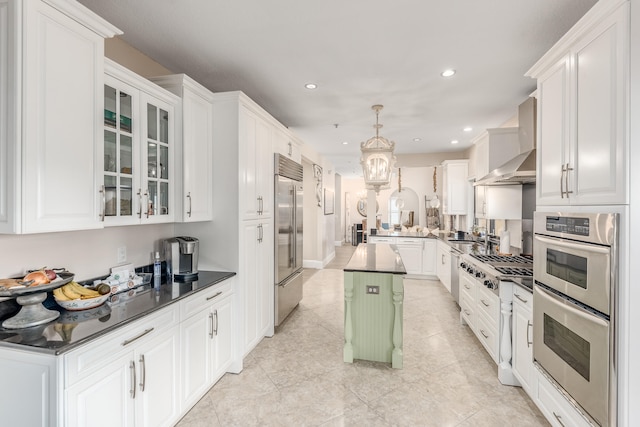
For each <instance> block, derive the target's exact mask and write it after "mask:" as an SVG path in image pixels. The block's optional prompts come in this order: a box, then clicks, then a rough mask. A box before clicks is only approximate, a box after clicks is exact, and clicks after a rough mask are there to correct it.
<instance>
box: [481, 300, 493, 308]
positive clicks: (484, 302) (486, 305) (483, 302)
mask: <svg viewBox="0 0 640 427" xmlns="http://www.w3.org/2000/svg"><path fill="white" fill-rule="evenodd" d="M480 302H481V303H482V305H484V306H485V307H489V306H490V305H491V304H487V302H486V301H485V300H483V299H481V300H480Z"/></svg>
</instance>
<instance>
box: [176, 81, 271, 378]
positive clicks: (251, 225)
mask: <svg viewBox="0 0 640 427" xmlns="http://www.w3.org/2000/svg"><path fill="white" fill-rule="evenodd" d="M276 123H277V122H276V121H275V120H274V119H273V118H272V117H271V116H270V115H269V114H268V113H266V112H265V111H264V110H263V109H262V108H261V107H260V106H258V105H257V104H256V103H255V102H253V101H252V100H251V99H250V98H249V97H247V96H246V95H245V94H244V93H242V92H223V93H216V94H214V95H213V162H212V165H211V169H212V171H213V194H214V197H215V200H216V202H215V203H214V206H213V221H212V222H210V223H200V224H179V225H176V232H177V233H184V234H192V235H195V236H198V238H199V239H200V265H202V266H207V267H221V268H223V269H226V270H232V271H236V272H237V273H238V276H237V277H238V287H237V292H236V293H235V295H234V297H235V298H236V304H235V307H237V311H236V315H237V317H236V319H237V322H236V324H237V325H239V329H238V330H236V337H237V339H238V342H239V344H238V352H239V357H238V359H239V360H241V359H242V358H243V356H244V355H246V354H247V353H249V352H250V351H251V350H252V349H253V348H254V347H255V346H256V345H257V344H258V343H259V342H260V341H261V340H262V338H264V337H265V336H271V335H273V331H274V313H273V311H274V273H273V269H274V267H273V263H274V255H273V252H274V243H273V242H274V241H273V239H274V232H273V186H274V175H273V163H274V157H273V151H272V136H273V129H275V124H276ZM240 325H241V326H240ZM234 369H236V370H238V369H242V368H241V367H239V366H235V367H232V370H234Z"/></svg>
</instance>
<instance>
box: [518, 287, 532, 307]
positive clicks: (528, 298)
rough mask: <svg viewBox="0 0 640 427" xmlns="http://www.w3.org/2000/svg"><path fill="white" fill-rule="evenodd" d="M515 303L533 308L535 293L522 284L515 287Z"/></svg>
mask: <svg viewBox="0 0 640 427" xmlns="http://www.w3.org/2000/svg"><path fill="white" fill-rule="evenodd" d="M513 303H514V304H518V305H520V306H523V307H526V309H527V310H529V311H532V310H533V293H532V292H531V291H529V290H526V289H524V288H523V287H521V286H518V285H515V286H514V287H513Z"/></svg>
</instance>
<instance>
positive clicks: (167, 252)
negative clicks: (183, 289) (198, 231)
mask: <svg viewBox="0 0 640 427" xmlns="http://www.w3.org/2000/svg"><path fill="white" fill-rule="evenodd" d="M198 253H199V242H198V239H196V238H195V237H187V236H181V237H173V238H171V239H167V240H165V241H164V259H165V260H166V262H167V278H171V279H173V280H175V281H177V282H187V281H193V280H197V279H198Z"/></svg>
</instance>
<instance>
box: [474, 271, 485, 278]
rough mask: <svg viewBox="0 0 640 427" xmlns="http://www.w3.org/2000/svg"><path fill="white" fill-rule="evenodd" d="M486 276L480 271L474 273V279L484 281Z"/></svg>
mask: <svg viewBox="0 0 640 427" xmlns="http://www.w3.org/2000/svg"><path fill="white" fill-rule="evenodd" d="M486 276H487V275H486V274H484V273H483V272H482V271H476V277H478V278H480V279H484V278H485V277H486Z"/></svg>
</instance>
